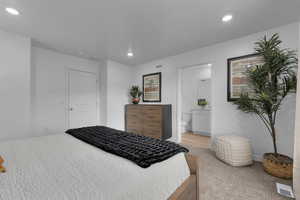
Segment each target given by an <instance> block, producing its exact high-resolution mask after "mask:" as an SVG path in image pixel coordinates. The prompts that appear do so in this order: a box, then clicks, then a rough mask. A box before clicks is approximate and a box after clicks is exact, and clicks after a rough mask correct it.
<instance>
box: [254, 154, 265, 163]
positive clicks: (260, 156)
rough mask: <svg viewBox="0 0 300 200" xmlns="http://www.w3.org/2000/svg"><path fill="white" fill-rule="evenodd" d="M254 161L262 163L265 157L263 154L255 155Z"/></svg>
mask: <svg viewBox="0 0 300 200" xmlns="http://www.w3.org/2000/svg"><path fill="white" fill-rule="evenodd" d="M252 157H253V160H255V161H257V162H262V160H263V155H261V154H253V156H252Z"/></svg>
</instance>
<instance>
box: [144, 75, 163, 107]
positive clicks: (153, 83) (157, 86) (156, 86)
mask: <svg viewBox="0 0 300 200" xmlns="http://www.w3.org/2000/svg"><path fill="white" fill-rule="evenodd" d="M143 101H144V102H161V72H158V73H153V74H146V75H143Z"/></svg>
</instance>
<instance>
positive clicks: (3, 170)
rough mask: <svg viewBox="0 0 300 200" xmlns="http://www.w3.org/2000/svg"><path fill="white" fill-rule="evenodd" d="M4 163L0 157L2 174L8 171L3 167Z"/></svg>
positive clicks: (0, 171)
mask: <svg viewBox="0 0 300 200" xmlns="http://www.w3.org/2000/svg"><path fill="white" fill-rule="evenodd" d="M3 163H4V160H3V158H2V157H1V156H0V173H4V172H5V171H6V169H5V168H4V167H3V166H2V164H3Z"/></svg>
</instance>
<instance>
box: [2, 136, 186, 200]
mask: <svg viewBox="0 0 300 200" xmlns="http://www.w3.org/2000/svg"><path fill="white" fill-rule="evenodd" d="M0 155H1V156H2V157H3V158H4V160H5V163H4V166H5V167H6V168H7V172H6V173H4V174H0V199H1V200H44V199H47V200H50V199H51V200H52V199H53V200H119V199H124V200H125V199H126V200H127V199H128V200H150V199H151V200H165V199H167V198H168V197H169V196H170V195H171V194H172V193H173V192H174V191H175V190H176V188H177V187H179V186H180V185H181V184H182V183H183V182H184V181H185V180H186V179H187V178H188V176H189V168H188V166H187V163H186V161H185V158H184V154H183V153H181V154H178V155H176V156H173V157H172V158H170V159H168V160H166V161H164V162H160V163H157V164H154V165H152V166H151V167H149V168H146V169H143V168H141V167H139V166H137V165H136V164H134V163H132V162H131V161H128V160H126V159H123V158H121V157H118V156H115V155H113V154H110V153H106V152H104V151H102V150H100V149H98V148H95V147H93V146H91V145H89V144H86V143H84V142H82V141H80V140H77V139H75V138H73V137H72V136H69V135H67V134H61V135H54V136H44V137H37V138H31V139H25V140H15V141H9V142H2V143H0Z"/></svg>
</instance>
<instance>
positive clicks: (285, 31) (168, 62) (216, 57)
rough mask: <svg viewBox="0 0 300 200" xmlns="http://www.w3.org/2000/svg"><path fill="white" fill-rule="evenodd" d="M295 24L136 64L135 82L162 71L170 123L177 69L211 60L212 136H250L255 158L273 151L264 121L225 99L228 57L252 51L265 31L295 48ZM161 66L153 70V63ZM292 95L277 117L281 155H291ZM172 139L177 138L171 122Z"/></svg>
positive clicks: (296, 33) (296, 46)
mask: <svg viewBox="0 0 300 200" xmlns="http://www.w3.org/2000/svg"><path fill="white" fill-rule="evenodd" d="M298 32H299V29H298V23H296V24H290V25H286V26H282V27H278V28H275V29H272V30H268V31H264V32H261V33H257V34H253V35H250V36H246V37H243V38H240V39H235V40H232V41H227V42H224V43H219V44H216V45H213V46H209V47H205V48H201V49H197V50H194V51H190V52H187V53H184V54H180V55H177V56H173V57H168V58H165V59H161V60H157V61H153V62H150V63H146V64H143V65H140V66H137V67H135V71H136V73H135V77H136V79H135V83H136V84H139V85H142V75H143V74H147V73H153V72H157V71H161V72H162V103H167V104H172V105H173V123H174V124H175V123H177V119H176V109H177V108H176V103H177V89H176V86H177V78H178V76H177V71H178V68H180V67H184V66H192V65H197V64H202V63H212V64H213V67H212V107H213V110H212V135H213V136H217V135H224V134H236V135H242V136H245V137H249V138H250V139H251V141H252V145H253V147H254V154H255V157H256V159H259V158H260V157H261V155H262V154H263V153H265V152H270V151H273V149H272V143H271V138H270V137H269V136H268V135H267V132H266V130H265V128H264V126H263V124H262V123H261V122H260V121H259V120H258V119H257V118H256V117H255V116H252V115H248V114H245V113H242V112H241V111H238V110H237V109H236V106H234V105H232V104H231V103H229V102H227V59H228V58H231V57H236V56H241V55H246V54H250V53H253V47H254V45H253V44H254V42H256V41H257V40H258V39H260V38H262V37H263V36H264V35H265V34H267V35H269V36H270V35H271V34H273V33H279V34H280V37H281V39H282V40H283V42H284V43H283V47H289V48H292V49H297V48H298V38H299V34H298ZM157 65H162V66H163V67H162V68H159V69H156V68H155V66H157ZM294 114H295V97H294V96H292V97H290V98H289V100H288V102H285V105H284V106H283V108H282V110H281V112H280V113H279V117H278V123H277V128H278V148H279V151H280V152H281V153H283V154H287V155H290V156H291V155H292V154H293V141H294V139H293V137H294V133H293V129H294ZM173 139H176V140H180V136H179V135H178V133H177V132H176V125H175V126H174V125H173Z"/></svg>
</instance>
